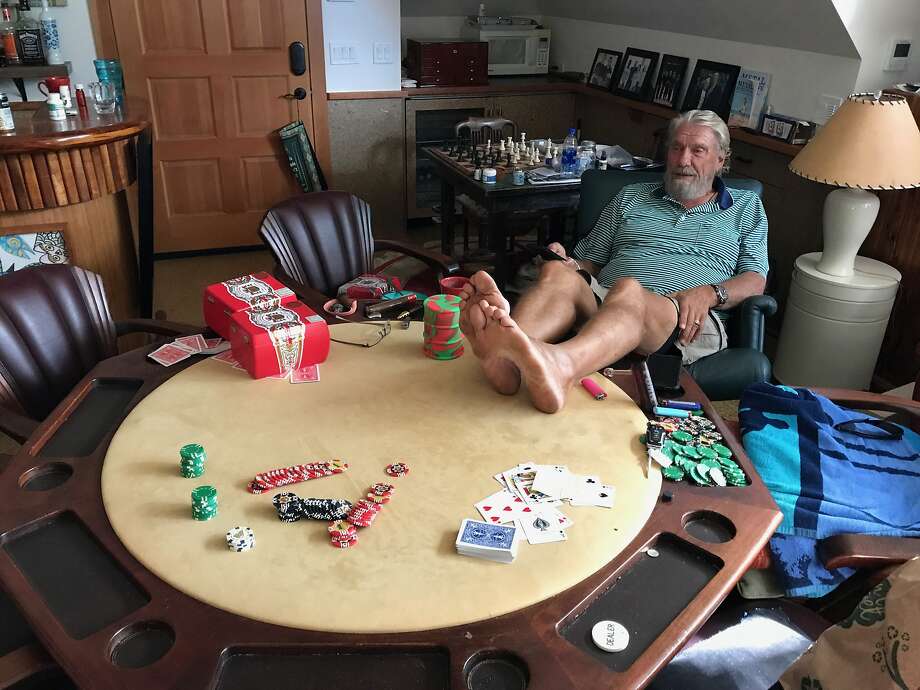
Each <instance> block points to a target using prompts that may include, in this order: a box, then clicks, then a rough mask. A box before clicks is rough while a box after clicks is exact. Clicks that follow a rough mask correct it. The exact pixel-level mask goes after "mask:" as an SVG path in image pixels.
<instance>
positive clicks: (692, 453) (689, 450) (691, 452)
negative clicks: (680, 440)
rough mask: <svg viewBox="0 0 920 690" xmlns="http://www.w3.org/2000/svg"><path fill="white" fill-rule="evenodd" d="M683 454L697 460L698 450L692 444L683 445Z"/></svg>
mask: <svg viewBox="0 0 920 690" xmlns="http://www.w3.org/2000/svg"><path fill="white" fill-rule="evenodd" d="M683 454H684V455H686V456H687V457H688V458H693V459H694V460H698V459H699V457H700V453H699V451H698V450H697V449H696V448H695V447H694V446H684V449H683Z"/></svg>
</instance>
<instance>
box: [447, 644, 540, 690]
mask: <svg viewBox="0 0 920 690" xmlns="http://www.w3.org/2000/svg"><path fill="white" fill-rule="evenodd" d="M463 675H464V676H465V678H466V687H467V689H468V690H526V688H527V684H528V682H529V674H528V673H527V665H526V664H525V663H524V662H523V661H521V659H519V658H518V657H516V656H515V655H514V654H511V653H510V652H502V651H488V652H479V653H477V654H474V655H473V656H471V657H470V658H469V660H468V661H467V662H466V664H465V665H464V669H463Z"/></svg>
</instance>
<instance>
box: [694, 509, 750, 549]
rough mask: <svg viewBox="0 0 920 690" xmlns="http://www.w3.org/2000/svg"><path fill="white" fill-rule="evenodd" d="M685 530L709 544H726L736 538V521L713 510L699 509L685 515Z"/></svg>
mask: <svg viewBox="0 0 920 690" xmlns="http://www.w3.org/2000/svg"><path fill="white" fill-rule="evenodd" d="M683 523H684V530H686V532H687V534H690V535H691V536H693V537H696V538H697V539H699V540H700V541H704V542H706V543H707V544H724V543H725V542H729V541H731V540H732V539H734V538H735V534H737V530H736V529H735V525H734V523H733V522H732V521H731V520H729V519H728V518H727V517H725V516H724V515H721V514H719V513H714V512H712V511H711V510H697V511H694V512H692V513H687V514H686V515H685V516H684V520H683Z"/></svg>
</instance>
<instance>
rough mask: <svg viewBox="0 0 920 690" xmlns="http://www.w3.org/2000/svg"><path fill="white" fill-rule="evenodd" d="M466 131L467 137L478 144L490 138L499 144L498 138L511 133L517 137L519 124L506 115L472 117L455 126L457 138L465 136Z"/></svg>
mask: <svg viewBox="0 0 920 690" xmlns="http://www.w3.org/2000/svg"><path fill="white" fill-rule="evenodd" d="M509 130H510V131H509ZM464 132H466V133H467V137H466V138H468V139H469V140H470V142H471V143H473V144H475V145H477V146H478V145H481V144H485V143H486V142H487V141H488V140H489V139H491V140H492V143H494V144H495V145H496V146H497V145H498V140H499V139H503V138H505V137H507V136H509V134H510V136H512V137H517V125H515V124H514V122H512V121H511V120H508V119H506V118H504V117H471V118H469V119H467V120H464V121H463V122H458V123H457V124H456V126H455V127H454V134H455V137H456V139H458V140H459V139H461V138H463V134H464Z"/></svg>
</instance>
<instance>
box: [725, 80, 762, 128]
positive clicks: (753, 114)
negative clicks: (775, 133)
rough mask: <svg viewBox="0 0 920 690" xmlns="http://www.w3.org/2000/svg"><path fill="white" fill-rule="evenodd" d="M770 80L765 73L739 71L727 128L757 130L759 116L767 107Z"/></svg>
mask: <svg viewBox="0 0 920 690" xmlns="http://www.w3.org/2000/svg"><path fill="white" fill-rule="evenodd" d="M770 78H771V75H769V74H767V73H766V72H758V71H756V70H752V69H747V68H742V69H741V71H740V72H739V73H738V80H737V81H736V82H735V95H734V96H733V97H732V106H731V112H730V114H729V116H728V126H729V127H747V128H748V129H753V130H756V129H758V125H759V124H760V116H761V115H763V111H764V110H765V109H766V107H767V94H768V93H769V91H770Z"/></svg>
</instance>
